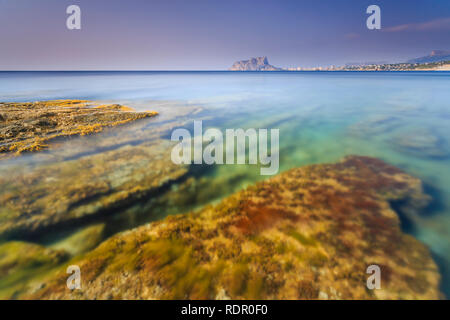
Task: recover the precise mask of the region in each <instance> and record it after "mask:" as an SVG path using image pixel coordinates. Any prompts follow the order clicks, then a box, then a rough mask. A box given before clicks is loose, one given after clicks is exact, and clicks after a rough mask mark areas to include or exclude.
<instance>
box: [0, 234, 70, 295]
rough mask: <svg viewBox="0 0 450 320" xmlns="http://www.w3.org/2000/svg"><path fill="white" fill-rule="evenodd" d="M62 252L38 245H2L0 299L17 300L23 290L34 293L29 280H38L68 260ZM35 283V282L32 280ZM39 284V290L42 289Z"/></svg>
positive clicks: (66, 255)
mask: <svg viewBox="0 0 450 320" xmlns="http://www.w3.org/2000/svg"><path fill="white" fill-rule="evenodd" d="M68 258H69V255H68V254H67V253H66V252H64V251H62V250H53V249H49V248H45V247H43V246H40V245H38V244H33V243H27V242H22V241H11V242H7V243H2V244H0V299H5V298H15V297H16V294H18V292H20V291H22V290H30V288H31V290H32V291H33V290H34V289H35V288H36V287H35V288H33V284H34V285H36V283H33V284H32V283H27V280H28V279H36V278H39V277H40V276H41V275H43V274H45V273H47V272H49V270H51V269H52V268H54V267H55V266H57V265H61V263H63V262H65V261H66V260H68ZM31 282H33V280H31ZM41 286H42V283H40V284H38V286H37V288H39V287H41Z"/></svg>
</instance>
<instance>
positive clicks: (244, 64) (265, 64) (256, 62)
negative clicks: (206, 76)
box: [228, 57, 282, 71]
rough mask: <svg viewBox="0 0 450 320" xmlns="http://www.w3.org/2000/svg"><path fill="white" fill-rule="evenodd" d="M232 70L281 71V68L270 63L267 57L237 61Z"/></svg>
mask: <svg viewBox="0 0 450 320" xmlns="http://www.w3.org/2000/svg"><path fill="white" fill-rule="evenodd" d="M228 70H230V71H281V70H282V69H281V68H277V67H274V66H272V65H270V64H269V61H268V59H267V57H258V58H251V59H249V60H241V61H237V62H235V63H234V64H233V65H232V66H231V68H230V69H228Z"/></svg>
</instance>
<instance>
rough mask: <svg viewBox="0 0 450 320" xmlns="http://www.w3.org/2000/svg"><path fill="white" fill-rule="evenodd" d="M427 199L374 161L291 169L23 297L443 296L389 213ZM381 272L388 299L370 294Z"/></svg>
mask: <svg viewBox="0 0 450 320" xmlns="http://www.w3.org/2000/svg"><path fill="white" fill-rule="evenodd" d="M428 201H429V197H428V196H427V195H425V194H424V193H423V190H422V184H421V181H420V180H418V179H416V178H414V177H412V176H410V175H408V174H406V173H404V172H403V171H401V170H399V169H397V168H395V167H393V166H390V165H388V164H386V163H384V162H382V161H380V160H377V159H374V158H369V157H359V156H351V157H347V158H345V159H343V160H342V161H341V162H338V163H335V164H322V165H311V166H306V167H301V168H297V169H292V170H289V171H287V172H285V173H282V174H280V175H278V176H276V177H274V178H272V179H269V180H267V181H263V182H260V183H257V184H256V185H254V186H251V187H249V188H248V189H246V190H243V191H241V192H238V193H236V194H234V195H232V196H230V197H228V198H226V199H224V200H223V201H222V202H221V203H219V204H217V205H215V206H211V205H209V206H206V207H205V208H203V209H201V210H200V211H198V212H193V213H188V214H183V215H176V216H169V217H167V218H165V219H163V220H161V221H158V222H154V223H151V224H148V225H144V226H142V227H139V228H137V229H133V230H130V231H127V232H123V233H120V234H117V235H116V236H113V237H112V238H110V239H108V240H106V241H104V242H103V243H102V244H100V245H99V246H98V247H97V248H96V249H94V250H93V251H90V252H88V253H86V254H84V255H82V256H80V257H79V258H76V259H75V260H72V261H70V264H76V265H79V266H80V268H81V274H82V281H83V282H82V283H83V284H82V289H81V290H74V291H71V290H69V289H67V287H66V280H67V274H66V273H65V267H66V265H63V266H62V267H59V270H60V271H59V272H56V273H51V274H49V275H48V276H47V277H46V278H45V280H40V281H34V282H31V283H30V284H29V286H28V287H27V288H24V289H23V291H22V292H21V293H20V294H18V293H17V292H16V294H15V297H19V298H32V299H207V298H210V299H228V298H232V299H437V298H440V297H442V296H441V293H440V292H439V283H440V275H439V273H438V269H437V267H436V264H435V263H434V261H433V260H432V258H431V255H430V253H429V251H428V250H427V248H426V247H425V246H424V245H422V244H421V243H419V242H418V241H417V240H415V239H414V238H412V237H411V236H408V235H405V234H404V233H402V231H401V229H400V220H399V217H398V215H397V213H396V212H395V211H394V210H393V209H392V206H391V204H392V203H394V202H395V203H396V204H397V205H396V207H398V208H399V209H398V210H400V211H402V210H405V211H408V212H409V213H410V214H411V213H414V212H418V211H419V210H421V209H422V208H423V207H424V206H426V205H427V203H428ZM55 254H56V253H52V252H49V253H48V255H50V256H51V257H53V256H54V255H55ZM0 262H1V261H0ZM372 264H376V265H378V266H380V268H381V277H382V280H381V289H380V290H368V289H367V287H366V279H367V277H368V275H367V274H366V268H367V266H369V265H372ZM0 266H1V263H0Z"/></svg>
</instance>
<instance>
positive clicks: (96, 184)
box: [0, 140, 187, 238]
mask: <svg viewBox="0 0 450 320" xmlns="http://www.w3.org/2000/svg"><path fill="white" fill-rule="evenodd" d="M171 146H172V143H171V142H169V141H164V140H155V141H148V142H145V143H143V144H140V145H138V146H131V145H125V146H123V147H121V148H118V149H115V150H111V151H106V152H103V153H98V154H94V155H90V156H86V157H83V158H80V159H74V160H70V161H64V162H58V163H55V164H48V165H44V166H40V167H38V168H34V169H31V170H30V171H29V172H28V171H27V170H26V169H24V171H21V170H19V171H17V172H8V174H1V175H0V238H11V237H12V238H23V237H27V236H28V235H29V234H32V233H35V232H38V231H41V230H43V229H46V228H50V227H54V226H57V225H60V224H62V223H73V222H75V221H76V220H78V219H82V218H85V217H87V216H95V215H99V214H112V213H114V211H116V210H118V209H120V208H123V207H126V206H129V205H131V204H133V203H134V202H135V201H137V200H139V199H142V198H144V197H147V198H148V197H151V196H152V192H157V190H158V189H159V188H161V187H162V186H163V185H165V184H166V183H168V182H169V181H171V180H175V179H177V178H179V177H181V176H183V175H184V174H186V172H187V167H186V166H182V165H176V164H174V163H173V162H172V161H170V152H171Z"/></svg>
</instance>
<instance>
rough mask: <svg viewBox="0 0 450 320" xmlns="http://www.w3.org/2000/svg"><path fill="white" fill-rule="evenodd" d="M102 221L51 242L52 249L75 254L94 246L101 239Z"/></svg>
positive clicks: (103, 225) (103, 226)
mask: <svg viewBox="0 0 450 320" xmlns="http://www.w3.org/2000/svg"><path fill="white" fill-rule="evenodd" d="M104 229H105V224H104V223H99V224H95V225H92V226H88V227H83V228H81V229H80V230H78V231H76V232H74V233H73V234H71V235H70V236H69V237H67V238H65V239H64V240H61V241H58V242H56V243H54V244H52V245H51V246H50V247H51V248H52V249H57V250H64V251H65V252H68V253H70V254H71V255H77V254H80V253H84V252H87V251H89V250H92V249H93V248H95V247H96V246H97V245H98V244H99V243H100V242H101V241H102V240H103V232H104Z"/></svg>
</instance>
